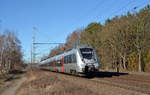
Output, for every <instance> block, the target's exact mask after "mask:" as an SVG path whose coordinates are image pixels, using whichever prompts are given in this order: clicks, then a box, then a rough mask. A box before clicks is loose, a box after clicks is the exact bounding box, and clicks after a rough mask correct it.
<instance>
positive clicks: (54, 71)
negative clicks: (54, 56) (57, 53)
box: [53, 60, 56, 72]
mask: <svg viewBox="0 0 150 95" xmlns="http://www.w3.org/2000/svg"><path fill="white" fill-rule="evenodd" d="M55 63H56V61H55V60H54V61H53V71H54V72H55Z"/></svg>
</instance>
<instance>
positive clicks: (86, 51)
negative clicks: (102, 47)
mask: <svg viewBox="0 0 150 95" xmlns="http://www.w3.org/2000/svg"><path fill="white" fill-rule="evenodd" d="M80 52H81V55H82V57H83V58H84V59H93V58H94V54H93V49H92V48H81V49H80Z"/></svg>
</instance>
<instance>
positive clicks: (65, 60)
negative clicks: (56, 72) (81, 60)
mask: <svg viewBox="0 0 150 95" xmlns="http://www.w3.org/2000/svg"><path fill="white" fill-rule="evenodd" d="M64 64H67V56H65V57H64Z"/></svg>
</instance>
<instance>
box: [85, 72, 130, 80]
mask: <svg viewBox="0 0 150 95" xmlns="http://www.w3.org/2000/svg"><path fill="white" fill-rule="evenodd" d="M122 75H128V73H119V72H107V71H100V72H96V73H94V74H89V75H87V76H86V77H85V78H94V77H96V78H106V77H107V78H108V77H113V76H122Z"/></svg>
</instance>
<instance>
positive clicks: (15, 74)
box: [5, 70, 26, 82]
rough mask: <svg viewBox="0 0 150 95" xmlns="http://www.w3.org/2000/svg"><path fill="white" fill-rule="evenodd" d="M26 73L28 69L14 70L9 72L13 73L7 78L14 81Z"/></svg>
mask: <svg viewBox="0 0 150 95" xmlns="http://www.w3.org/2000/svg"><path fill="white" fill-rule="evenodd" d="M24 73H26V71H21V70H12V71H10V72H9V74H11V76H10V77H8V78H6V80H5V81H6V82H7V81H12V80H15V79H20V78H21V76H20V75H22V74H24Z"/></svg>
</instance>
